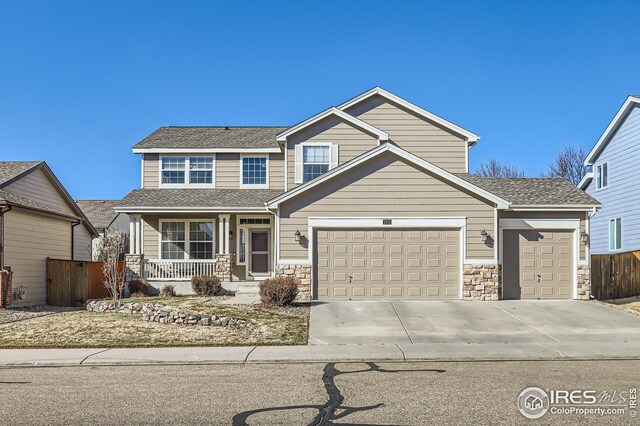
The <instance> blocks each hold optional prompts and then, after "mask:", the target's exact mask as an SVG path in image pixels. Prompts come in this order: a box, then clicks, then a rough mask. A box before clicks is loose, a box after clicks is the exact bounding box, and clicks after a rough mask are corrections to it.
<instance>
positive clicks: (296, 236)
mask: <svg viewBox="0 0 640 426" xmlns="http://www.w3.org/2000/svg"><path fill="white" fill-rule="evenodd" d="M293 238H295V239H296V241H300V231H299V230H297V229H296V232H294V233H293Z"/></svg>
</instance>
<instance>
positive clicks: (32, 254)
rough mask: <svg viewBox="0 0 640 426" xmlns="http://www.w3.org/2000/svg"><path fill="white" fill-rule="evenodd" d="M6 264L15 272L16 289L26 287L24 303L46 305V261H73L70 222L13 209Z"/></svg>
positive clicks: (7, 220)
mask: <svg viewBox="0 0 640 426" xmlns="http://www.w3.org/2000/svg"><path fill="white" fill-rule="evenodd" d="M4 217H5V225H4V231H5V235H4V242H5V263H6V265H7V266H10V267H11V269H12V270H13V289H14V290H18V288H19V287H20V286H24V287H25V290H26V295H25V300H23V301H17V300H14V306H16V305H17V304H18V303H26V304H43V303H46V301H47V264H46V259H47V257H51V258H54V259H70V258H71V222H69V221H67V220H61V219H56V218H53V217H48V216H42V215H37V214H32V213H28V212H25V211H23V210H19V209H14V210H11V211H9V212H7V213H5V216H4Z"/></svg>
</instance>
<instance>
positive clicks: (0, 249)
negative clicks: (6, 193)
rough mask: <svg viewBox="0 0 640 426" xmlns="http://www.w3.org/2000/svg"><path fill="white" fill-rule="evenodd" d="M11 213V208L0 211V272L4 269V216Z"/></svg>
mask: <svg viewBox="0 0 640 426" xmlns="http://www.w3.org/2000/svg"><path fill="white" fill-rule="evenodd" d="M9 211H11V206H7V208H6V209H0V271H2V270H3V269H4V214H5V213H7V212H9Z"/></svg>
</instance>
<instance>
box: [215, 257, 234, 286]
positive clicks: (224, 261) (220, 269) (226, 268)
mask: <svg viewBox="0 0 640 426" xmlns="http://www.w3.org/2000/svg"><path fill="white" fill-rule="evenodd" d="M231 256H232V255H230V254H216V275H217V276H218V277H219V278H220V280H221V281H231V272H232V266H231V265H232V264H233V262H232V259H231Z"/></svg>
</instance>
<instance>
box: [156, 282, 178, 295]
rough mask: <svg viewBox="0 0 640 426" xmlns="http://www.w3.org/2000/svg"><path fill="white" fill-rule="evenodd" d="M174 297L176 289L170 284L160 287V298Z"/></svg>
mask: <svg viewBox="0 0 640 426" xmlns="http://www.w3.org/2000/svg"><path fill="white" fill-rule="evenodd" d="M175 295H176V289H175V288H174V287H173V286H172V285H171V284H166V285H164V286H162V289H161V290H160V296H162V297H174V296H175Z"/></svg>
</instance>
